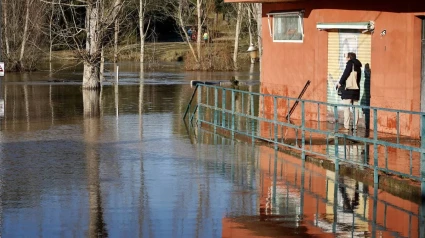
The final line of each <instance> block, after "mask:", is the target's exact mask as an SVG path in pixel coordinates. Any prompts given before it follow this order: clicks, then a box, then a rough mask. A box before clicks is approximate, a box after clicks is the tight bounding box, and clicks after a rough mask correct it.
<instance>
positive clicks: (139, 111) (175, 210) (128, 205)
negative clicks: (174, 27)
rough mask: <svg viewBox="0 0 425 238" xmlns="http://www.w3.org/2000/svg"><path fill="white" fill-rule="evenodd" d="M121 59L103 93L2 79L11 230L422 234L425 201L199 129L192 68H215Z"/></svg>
mask: <svg viewBox="0 0 425 238" xmlns="http://www.w3.org/2000/svg"><path fill="white" fill-rule="evenodd" d="M125 68H126V66H125V65H123V67H122V68H121V69H122V70H121V71H122V73H121V75H122V78H121V79H122V80H120V81H122V84H120V85H119V86H115V85H108V84H105V85H103V87H102V90H101V93H97V92H95V91H81V90H80V85H77V84H75V85H74V84H70V85H68V84H61V85H56V84H51V83H45V82H46V81H42V80H40V81H39V82H37V80H39V78H38V76H37V78H36V79H32V78H27V79H22V78H14V77H16V76H14V77H12V78H11V79H10V81H8V82H7V83H6V84H2V86H1V87H2V91H0V92H4V94H3V95H4V99H5V101H6V108H5V117H4V120H3V121H2V127H1V130H0V164H1V168H0V183H1V184H0V191H1V194H0V195H1V197H0V199H1V204H0V206H1V207H0V208H1V209H0V213H2V214H1V220H0V225H1V229H0V232H1V235H2V236H4V237H34V236H45V237H64V236H65V237H66V236H68V234H72V235H69V236H75V237H99V236H101V237H106V236H111V237H220V236H222V237H252V236H261V237H279V236H282V235H283V234H284V235H288V236H289V235H293V236H298V237H302V236H325V237H328V236H329V235H331V236H335V234H333V232H334V233H336V236H338V237H342V236H347V237H351V236H360V237H367V236H379V235H382V236H383V237H386V236H390V235H394V234H395V235H397V236H400V237H409V236H410V237H415V236H416V237H417V236H418V232H419V228H420V226H419V224H420V222H419V219H418V214H419V213H418V212H419V210H420V209H421V207H420V206H419V204H416V203H414V202H410V201H407V200H403V199H401V198H399V197H396V196H394V195H391V194H388V193H386V192H384V191H379V190H378V189H375V191H373V190H372V189H370V190H371V191H369V188H368V186H367V185H365V184H362V183H360V182H358V181H355V180H353V179H350V178H347V177H339V176H338V174H335V173H333V172H332V171H327V170H325V169H323V168H321V167H317V166H313V165H311V164H308V163H306V164H303V163H302V162H301V161H300V160H299V159H297V158H293V157H291V156H288V155H285V154H282V153H278V152H276V151H275V150H273V149H270V148H265V147H261V146H256V145H255V144H251V143H241V142H237V141H235V140H229V139H226V138H223V137H221V136H218V135H213V134H211V133H208V132H205V131H203V130H201V129H199V128H197V129H198V130H197V131H196V132H197V138H196V140H197V142H198V143H196V144H195V143H193V141H195V139H194V138H193V137H189V135H191V134H189V135H188V132H187V130H186V128H185V126H184V124H183V121H182V113H183V112H184V110H185V109H186V105H187V102H188V101H189V98H190V96H191V95H192V92H193V88H190V86H189V82H190V80H193V79H197V77H199V78H198V79H200V80H203V79H204V77H206V76H205V75H206V74H202V73H199V74H195V73H194V72H181V71H173V70H174V69H172V70H170V71H167V72H161V73H156V72H148V71H146V72H140V71H139V69H138V68H137V67H136V70H135V71H130V72H125ZM123 69H124V70H123ZM38 73H39V72H37V73H35V74H34V75H37V74H38ZM70 74H71V73H70ZM232 74H234V73H233V72H232V73H228V74H226V73H223V72H217V73H210V74H209V75H207V76H208V77H212V78H214V79H220V78H221V79H223V78H227V79H229V78H231V77H230V76H231V75H232ZM237 76H238V80H240V81H243V80H246V79H251V80H252V79H253V78H250V77H255V74H254V73H249V72H248V71H246V72H238V75H237ZM49 77H51V76H49ZM68 77H71V76H68ZM73 77H74V78H78V77H80V76H79V75H78V74H75V75H74V76H73ZM111 77H112V76H111V75H105V79H106V81H107V82H108V80H109V82H110V79H111ZM74 80H76V79H74ZM22 81H28V83H21V82H22ZM43 82H44V83H43ZM130 82H131V83H130ZM240 89H241V90H246V91H253V92H255V91H256V90H258V88H256V86H252V85H250V86H246V87H244V86H240ZM115 92H118V93H115ZM211 93H213V92H211ZM0 96H1V95H0ZM203 96H206V95H205V94H204V95H203ZM230 98H231V95H230V94H229V95H226V100H227V101H226V103H227V106H228V107H229V108H230V107H231V102H230V101H228V100H229V99H230ZM235 99H236V100H235V102H234V103H235V105H234V108H235V110H236V111H238V112H244V113H247V114H256V113H258V102H254V101H251V100H250V98H248V97H246V96H241V97H237V98H235ZM206 116H211V117H212V116H214V115H206ZM222 119H223V118H221V117H219V118H217V120H219V121H221V120H222ZM224 119H225V120H228V119H231V118H224ZM224 119H223V120H224ZM235 120H236V122H235V124H236V125H237V126H240V127H243V128H247V130H248V129H250V128H254V125H252V124H250V123H245V124H244V123H241V121H240V120H238V118H235ZM252 130H254V129H252ZM190 133H192V132H190ZM353 150H355V151H360V152H359V153H361V150H362V148H358V149H354V148H353ZM364 151H365V152H366V157H367V159H369V156H368V155H369V149H368V148H366V149H365V150H364ZM350 153H352V152H350Z"/></svg>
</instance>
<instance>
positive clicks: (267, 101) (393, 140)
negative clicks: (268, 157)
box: [186, 85, 425, 197]
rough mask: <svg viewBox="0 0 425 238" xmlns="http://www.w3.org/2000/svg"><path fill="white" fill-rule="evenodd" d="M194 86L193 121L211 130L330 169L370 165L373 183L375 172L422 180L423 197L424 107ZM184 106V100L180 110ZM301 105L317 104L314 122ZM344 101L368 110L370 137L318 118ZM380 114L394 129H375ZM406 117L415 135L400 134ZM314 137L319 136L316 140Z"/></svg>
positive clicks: (355, 107) (375, 180)
mask: <svg viewBox="0 0 425 238" xmlns="http://www.w3.org/2000/svg"><path fill="white" fill-rule="evenodd" d="M198 86H199V89H198ZM196 89H198V90H197V103H196V109H197V110H196V113H195V112H194V113H193V115H192V118H193V117H194V116H196V118H197V122H198V125H200V124H201V123H202V124H205V125H210V126H213V127H214V132H216V129H217V128H221V129H225V130H228V131H230V133H231V136H232V137H233V136H234V135H235V133H236V134H240V135H244V136H247V137H251V138H252V140H253V141H254V140H262V141H265V142H269V143H273V144H274V146H275V149H277V148H278V146H284V147H287V148H291V149H295V150H298V151H300V152H301V158H302V159H303V160H304V159H305V158H306V155H307V154H308V155H315V156H320V157H322V158H324V159H328V160H331V161H332V162H333V163H334V164H335V171H339V167H340V164H341V163H343V164H351V165H356V166H360V167H363V168H370V169H372V170H373V174H374V183H375V184H378V181H379V180H378V179H379V173H380V172H384V173H387V174H393V175H397V176H401V177H403V178H409V179H412V180H415V181H419V182H421V185H422V197H425V113H422V112H413V111H406V110H396V109H388V108H378V107H368V106H362V105H341V104H332V103H326V102H320V101H313V100H303V99H298V98H290V97H284V96H278V95H270V94H263V93H256V92H248V91H242V90H237V89H231V88H224V87H220V86H214V85H197V87H196ZM196 89H195V90H196ZM295 102H297V104H299V105H300V106H299V108H297V110H299V111H298V113H299V115H300V119H299V120H296V121H291V120H290V118H289V117H287V114H285V113H287V112H289V109H290V106H291V104H293V103H295ZM256 104H257V105H256ZM270 105H272V106H270ZM260 106H261V107H260ZM189 107H190V105H189V106H188V109H187V110H186V112H187V111H189ZM307 107H308V108H309V113H310V114H311V111H312V108H317V110H316V111H315V112H314V113H313V114H317V122H311V121H307V120H306V108H307ZM344 107H353V113H354V114H355V113H356V110H363V111H366V112H372V113H371V114H372V119H373V129H372V130H371V131H370V132H371V137H370V138H369V136H366V137H365V136H361V135H359V134H358V133H356V132H354V133H353V134H347V133H342V132H340V131H339V126H340V125H339V124H338V123H334V124H333V125H332V127H329V125H323V124H321V123H319V122H320V121H323V118H320V116H321V115H323V110H326V111H327V112H329V111H330V112H333V113H332V114H333V119H334V121H336V122H338V118H339V111H338V109H340V108H344ZM354 116H355V115H354ZM382 118H387V120H390V119H391V120H392V122H393V124H394V125H395V127H396V129H395V130H396V133H395V134H382V133H381V132H380V131H381V129H382V128H379V127H380V125H379V124H378V120H380V119H381V120H382ZM409 121H414V122H415V121H416V122H418V125H419V122H420V127H419V130H420V133H419V134H420V136H421V138H422V139H421V140H420V141H419V140H416V141H415V140H409V139H408V137H404V136H403V135H402V133H401V130H400V129H401V128H402V127H401V126H402V125H403V126H404V127H406V125H408V123H409ZM404 127H403V129H404ZM288 134H292V135H291V136H288ZM317 140H322V141H323V142H322V143H316V142H315V141H317ZM352 143H355V144H356V145H362V146H363V151H364V153H363V154H361V155H358V156H352V155H350V154H349V153H348V154H347V151H348V150H347V149H349V148H350V146H352ZM323 147H325V148H323ZM370 154H372V155H370ZM393 158H394V160H393ZM394 161H396V162H394Z"/></svg>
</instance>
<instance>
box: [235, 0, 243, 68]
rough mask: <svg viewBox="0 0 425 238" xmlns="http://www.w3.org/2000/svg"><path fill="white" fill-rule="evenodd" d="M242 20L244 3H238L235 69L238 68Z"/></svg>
mask: <svg viewBox="0 0 425 238" xmlns="http://www.w3.org/2000/svg"><path fill="white" fill-rule="evenodd" d="M241 22H242V3H238V16H237V20H236V31H235V50H234V51H233V65H234V67H235V69H237V68H238V49H239V33H240V31H241Z"/></svg>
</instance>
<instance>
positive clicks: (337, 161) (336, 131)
mask: <svg viewBox="0 0 425 238" xmlns="http://www.w3.org/2000/svg"><path fill="white" fill-rule="evenodd" d="M334 118H335V128H334V130H335V139H334V144H335V161H334V163H335V174H337V173H339V151H338V147H339V145H338V144H339V138H338V135H337V133H338V106H334Z"/></svg>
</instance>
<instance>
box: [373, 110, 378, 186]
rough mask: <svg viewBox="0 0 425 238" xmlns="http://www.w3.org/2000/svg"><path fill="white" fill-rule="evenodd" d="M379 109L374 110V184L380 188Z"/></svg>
mask: <svg viewBox="0 0 425 238" xmlns="http://www.w3.org/2000/svg"><path fill="white" fill-rule="evenodd" d="M377 142H378V109H376V108H374V109H373V183H374V184H375V186H378V183H379V174H378V172H379V171H378V144H377Z"/></svg>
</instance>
